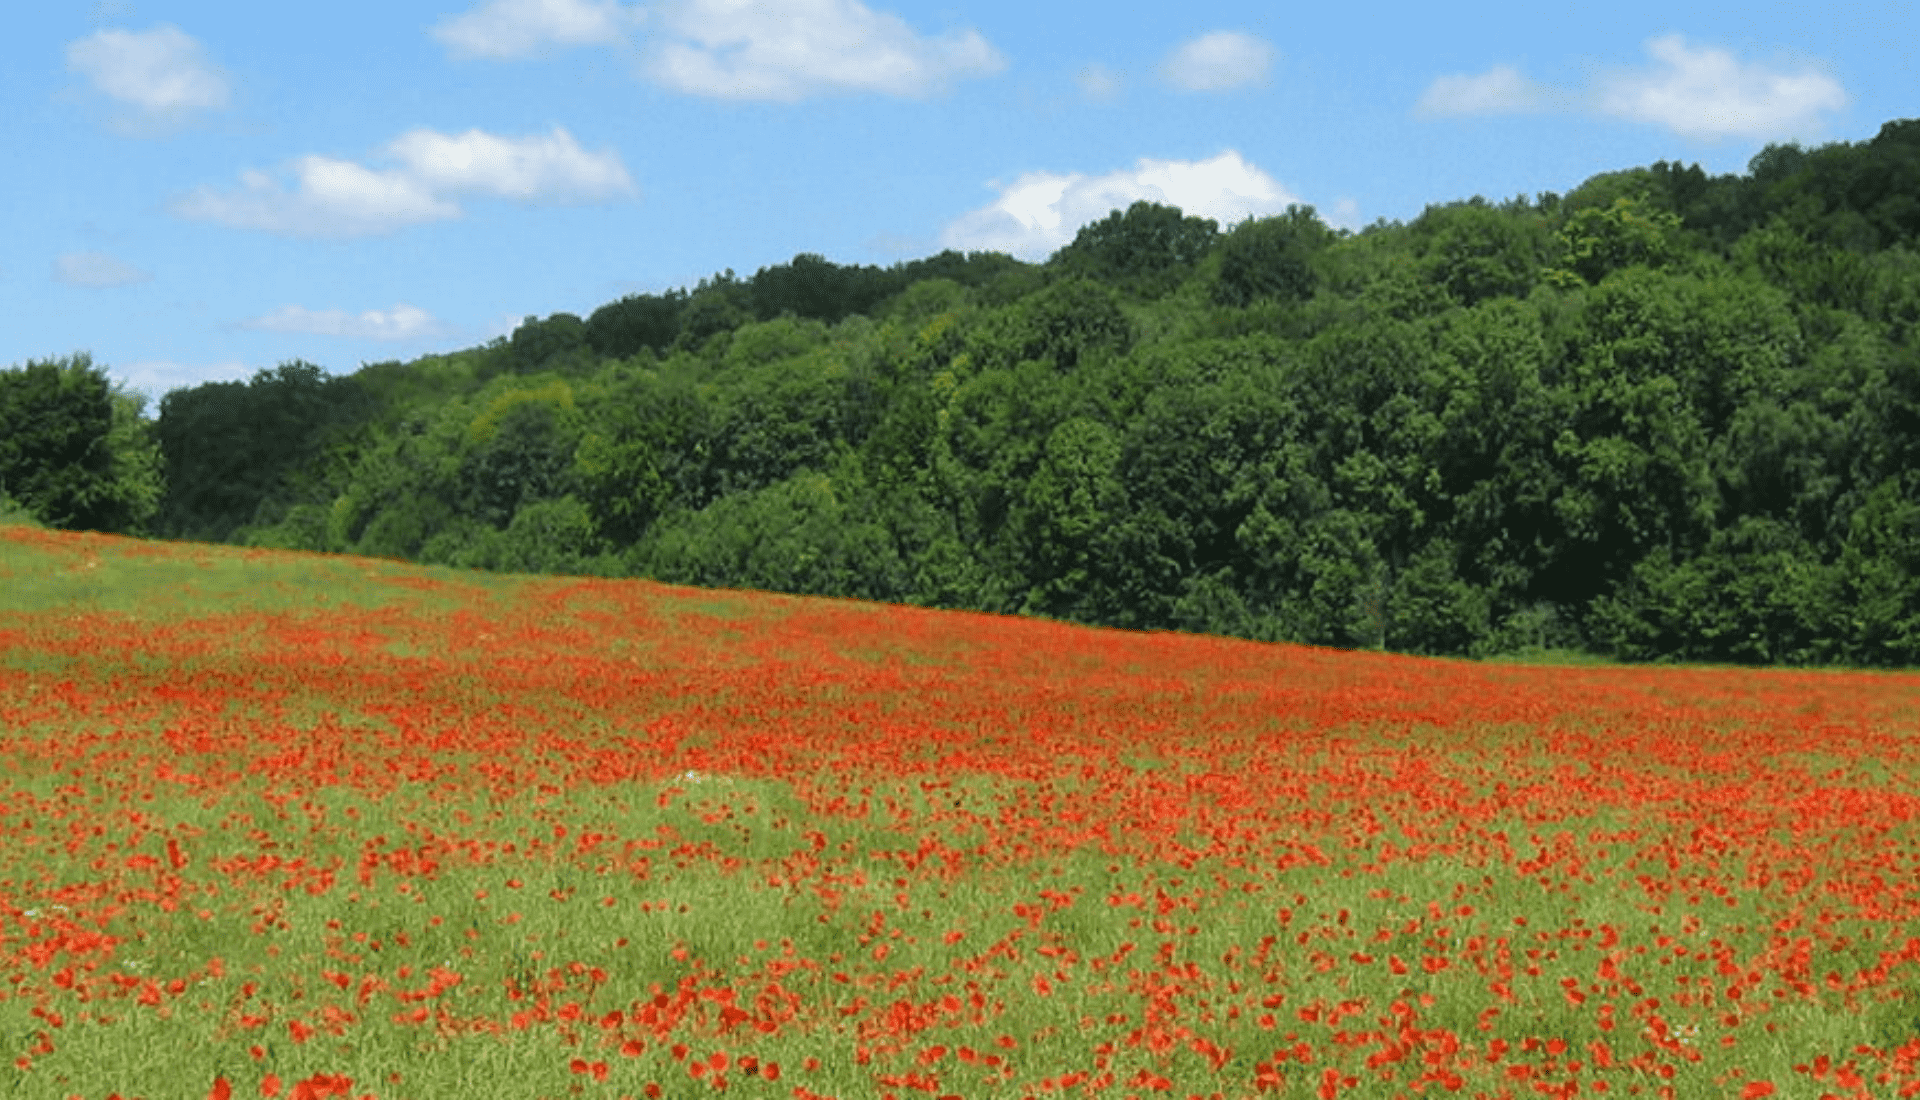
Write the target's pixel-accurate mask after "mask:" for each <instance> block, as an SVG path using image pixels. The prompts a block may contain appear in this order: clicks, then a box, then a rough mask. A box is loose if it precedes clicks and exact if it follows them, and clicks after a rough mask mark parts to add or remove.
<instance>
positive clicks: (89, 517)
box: [0, 352, 161, 534]
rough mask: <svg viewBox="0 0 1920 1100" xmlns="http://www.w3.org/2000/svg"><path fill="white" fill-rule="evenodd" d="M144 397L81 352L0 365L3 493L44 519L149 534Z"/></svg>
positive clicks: (151, 461)
mask: <svg viewBox="0 0 1920 1100" xmlns="http://www.w3.org/2000/svg"><path fill="white" fill-rule="evenodd" d="M141 405H142V401H141V398H139V397H138V396H137V395H134V394H129V393H126V392H124V391H122V390H120V389H119V388H118V387H117V386H115V385H114V383H113V381H112V380H111V379H110V378H108V377H107V373H106V371H105V370H103V369H101V368H99V367H96V366H94V364H93V359H92V357H91V356H89V355H87V354H86V353H85V352H81V353H79V354H76V355H71V356H66V357H64V358H60V359H48V360H28V361H27V363H26V364H25V365H24V366H20V367H13V368H9V369H7V370H3V371H0V495H4V496H5V497H6V498H8V499H10V500H11V501H12V502H13V503H14V504H15V505H16V506H18V507H19V508H21V509H23V510H25V511H26V512H27V513H28V514H30V515H32V516H33V517H34V518H35V519H37V520H38V521H39V522H41V523H43V524H46V525H47V526H50V527H61V528H67V529H70V530H80V531H112V532H118V533H124V534H143V533H145V531H146V524H147V521H148V520H149V519H150V518H151V517H152V516H153V513H154V511H155V509H156V507H157V505H158V503H159V496H160V485H161V482H160V471H159V462H158V457H157V454H156V453H155V448H154V444H153V441H152V436H151V432H150V430H149V428H150V425H148V424H147V423H146V422H144V421H143V420H141V418H140V410H141Z"/></svg>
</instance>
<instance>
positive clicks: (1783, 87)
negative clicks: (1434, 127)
mask: <svg viewBox="0 0 1920 1100" xmlns="http://www.w3.org/2000/svg"><path fill="white" fill-rule="evenodd" d="M1646 50H1647V54H1648V56H1649V57H1650V59H1651V60H1650V62H1649V63H1648V64H1645V65H1642V66H1639V67H1637V68H1629V69H1619V70H1616V71H1613V72H1611V73H1608V74H1606V75H1604V76H1602V77H1601V78H1600V79H1598V80H1597V81H1595V82H1594V83H1593V84H1592V85H1591V86H1590V87H1587V88H1585V89H1558V88H1553V87H1549V86H1547V85H1544V84H1538V83H1535V82H1534V81H1532V80H1529V79H1527V78H1526V77H1525V76H1523V75H1521V73H1520V71H1519V70H1518V69H1516V68H1514V67H1513V66H1511V65H1496V66H1494V67H1493V68H1491V69H1489V70H1487V71H1486V72H1484V73H1480V74H1477V75H1450V76H1442V77H1439V78H1438V79H1436V80H1435V81H1434V82H1433V83H1432V84H1430V85H1428V87H1427V90H1426V91H1425V92H1424V93H1422V94H1421V96H1420V99H1419V102H1418V103H1416V104H1415V105H1414V114H1415V115H1416V116H1418V117H1422V118H1440V117H1447V116H1456V115H1487V114H1516V113H1519V112H1524V111H1537V110H1543V109H1548V108H1558V109H1571V110H1577V111H1582V112H1584V113H1588V114H1593V115H1598V116H1601V117H1606V118H1620V119H1627V120H1629V121H1633V122H1643V123H1648V124H1651V125H1655V126H1662V127H1665V128H1666V129H1668V130H1671V131H1673V132H1674V133H1676V134H1679V135H1681V136H1683V137H1689V138H1697V139H1701V140H1706V141H1713V140H1718V139H1720V138H1726V137H1745V138H1786V137H1800V136H1810V135H1812V134H1813V133H1816V132H1818V130H1819V129H1820V124H1821V119H1822V116H1823V115H1825V114H1826V113H1828V112H1831V111H1837V110H1839V109H1841V108H1842V107H1845V106H1846V105H1847V93H1846V89H1844V88H1843V87H1841V85H1840V82H1839V81H1837V80H1835V79H1834V78H1833V77H1831V76H1828V75H1827V74H1825V73H1822V72H1820V71H1818V70H1817V69H1813V68H1807V67H1802V68H1800V69H1797V70H1794V71H1790V72H1789V71H1783V70H1780V69H1776V68H1772V67H1769V66H1767V65H1763V64H1760V63H1758V62H1749V61H1741V60H1740V59H1739V58H1737V57H1735V56H1734V55H1733V54H1732V53H1731V52H1729V51H1727V50H1720V49H1713V48H1711V47H1704V46H1703V47H1697V48H1696V47H1692V46H1689V45H1688V44H1687V41H1686V39H1685V38H1684V37H1682V36H1681V35H1677V34H1671V35H1666V36H1663V37H1660V38H1655V39H1651V40H1649V41H1648V42H1647V44H1646Z"/></svg>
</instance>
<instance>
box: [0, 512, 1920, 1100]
mask: <svg viewBox="0 0 1920 1100" xmlns="http://www.w3.org/2000/svg"><path fill="white" fill-rule="evenodd" d="M0 729H3V730H4V737H3V739H0V1092H6V1091H7V1090H12V1091H11V1092H10V1093H9V1094H10V1095H31V1096H47V1097H56V1096H69V1095H72V1096H82V1097H86V1098H88V1100H94V1098H100V1097H106V1096H109V1095H111V1094H116V1093H117V1094H118V1095H120V1096H122V1097H125V1098H132V1097H135V1096H141V1097H149V1098H154V1100H159V1098H190V1100H201V1098H203V1097H208V1096H215V1097H225V1096H237V1097H248V1098H251V1097H255V1096H260V1097H276V1096H285V1097H321V1096H351V1097H361V1096H373V1097H379V1098H382V1100H390V1098H399V1097H422V1098H438V1097H456V1096H457V1097H481V1098H485V1097H501V1098H505V1097H532V1096H556V1097H557V1096H572V1095H582V1096H595V1097H598V1096H604V1097H621V1096H630V1097H640V1096H646V1097H652V1098H656V1100H658V1098H661V1097H676V1098H679V1097H690V1096H696V1095H707V1094H712V1093H718V1092H725V1093H727V1094H730V1095H740V1096H747V1097H783V1098H786V1097H792V1098H795V1100H814V1098H819V1097H838V1098H841V1100H856V1098H868V1097H883V1096H893V1097H897V1098H901V1100H904V1098H907V1097H928V1098H933V1097H965V1098H968V1100H993V1098H1001V1097H1022V1096H1035V1097H1040V1096H1049V1095H1053V1096H1110V1097H1126V1096H1139V1097H1147V1096H1157V1095H1168V1096H1179V1097H1187V1096H1203V1097H1228V1098H1233V1097H1254V1096H1277V1097H1335V1096H1343V1095H1352V1096H1356V1097H1361V1096H1364V1097H1386V1096H1414V1095H1461V1096H1478V1097H1496V1096H1502V1097H1516V1098H1517V1097H1523V1096H1538V1095H1546V1096H1566V1097H1572V1096H1577V1095H1587V1094H1594V1095H1601V1094H1611V1095H1625V1096H1635V1095H1646V1096H1667V1097H1719V1096H1740V1097H1749V1098H1751V1097H1760V1096H1767V1095H1775V1094H1778V1095H1781V1096H1806V1097H1814V1096H1823V1095H1833V1096H1844V1097H1851V1096H1873V1097H1883V1096H1913V1095H1920V1035H1917V1034H1916V1033H1917V1032H1920V1027H1917V1026H1916V1024H1917V1022H1920V1010H1917V1009H1916V1008H1915V1007H1914V1005H1915V1003H1916V1001H1915V1000H1914V999H1912V993H1913V992H1914V991H1920V936H1916V935H1915V929H1917V928H1920V820H1916V814H1917V813H1920V676H1916V675H1912V674H1843V673H1804V672H1801V673H1782V672H1756V671H1721V670H1687V669H1644V668H1639V669H1628V668H1612V667H1599V668H1579V669H1566V668H1543V667H1518V666H1498V665H1476V664H1467V663H1452V662H1441V661H1431V660H1417V659H1411V658H1399V657H1392V656H1384V655H1377V654H1363V653H1346V652H1335V651H1327V650H1316V649H1309V648H1301V647H1293V646H1278V645H1259V644H1253V643H1246V642H1231V641H1222V640H1217V639H1211V638H1204V637H1194V636H1184V635H1160V634H1129V633H1121V632H1115V631H1102V630H1093V629H1086V628H1080V627H1068V626H1062V625H1056V624H1050V623H1044V622H1035V621H1026V620H1016V619H1008V618H997V617H991V616H981V615H969V614H959V613H947V612H926V611H919V610H912V609H902V608H894V607H883V606H877V605H869V604H858V603H849V602H837V601H826V600H809V599H799V598H789V597H780V596H769V595H761V594H751V593H725V592H711V591H699V590H693V589H684V588H672V587H665V586H660V585H655V584H648V583H640V582H630V581H621V582H605V581H577V580H566V579H532V578H512V577H490V576H481V575H474V574H465V573H456V572H452V571H446V570H431V569H420V568H414V567H410V566H402V565H397V564H392V563H386V562H377V561H368V560H358V559H348V558H327V557H320V556H314V555H302V554H289V553H277V552H276V553H265V552H246V551H239V550H231V549H225V548H214V547H205V546H190V545H164V544H154V543H142V542H136V541H130V540H123V539H115V538H108V537H99V536H83V535H68V534H54V533H48V532H40V531H32V530H27V529H23V528H0Z"/></svg>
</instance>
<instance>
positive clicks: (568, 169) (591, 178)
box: [387, 127, 633, 202]
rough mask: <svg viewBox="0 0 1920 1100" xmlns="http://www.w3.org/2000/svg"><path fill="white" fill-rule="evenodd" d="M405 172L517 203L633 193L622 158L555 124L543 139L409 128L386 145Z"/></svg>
mask: <svg viewBox="0 0 1920 1100" xmlns="http://www.w3.org/2000/svg"><path fill="white" fill-rule="evenodd" d="M387 150H388V152H390V153H392V154H393V155H394V156H395V157H397V158H399V159H400V161H401V162H403V163H404V164H405V165H406V171H407V173H408V174H409V175H410V176H412V177H413V178H414V179H417V180H419V181H420V182H422V183H424V184H425V185H427V186H428V187H430V188H432V189H433V190H435V191H437V192H461V191H468V192H473V193H476V194H483V195H497V196H499V197H501V198H506V199H514V200H517V201H519V202H536V201H541V200H545V201H550V202H551V201H580V200H592V199H601V198H612V197H615V196H619V195H627V194H631V193H632V192H633V180H632V179H631V178H630V177H629V176H628V175H627V170H626V168H625V167H624V166H623V165H622V164H621V163H620V158H619V157H617V156H614V155H613V154H611V153H606V152H602V153H589V152H587V151H586V150H584V149H582V148H580V146H579V144H578V143H577V142H575V141H574V140H573V135H571V134H569V133H567V132H566V131H565V130H562V129H559V128H558V127H556V128H555V129H554V131H553V132H552V133H550V134H547V135H546V136H545V137H539V136H534V137H524V138H502V137H495V136H494V135H492V134H489V133H486V132H484V131H481V130H468V131H467V132H466V133H464V134H459V135H451V136H450V135H447V134H441V133H435V132H434V131H432V130H410V131H408V132H407V133H404V134H402V135H400V136H399V137H398V138H395V139H394V140H393V142H392V143H390V144H389V145H388V146H387Z"/></svg>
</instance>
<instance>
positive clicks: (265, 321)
mask: <svg viewBox="0 0 1920 1100" xmlns="http://www.w3.org/2000/svg"><path fill="white" fill-rule="evenodd" d="M241 327H242V328H251V329H260V330H262V331H265V332H296V333H302V334H305V335H310V336H346V337H352V338H355V339H361V340H408V339H412V338H413V337H416V336H431V335H433V334H435V333H437V332H439V331H440V322H439V321H437V320H435V319H434V317H433V315H432V314H431V313H428V312H427V311H426V310H424V309H421V308H419V307H418V306H410V305H407V304H405V303H402V304H400V305H396V306H394V307H393V308H392V309H370V310H367V311H365V312H363V313H348V312H347V311H346V310H344V309H308V308H307V307H305V306H281V307H280V308H279V309H276V310H274V311H273V312H272V313H269V314H267V315H266V316H264V317H255V318H253V319H252V320H249V321H244V322H242V323H241Z"/></svg>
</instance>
